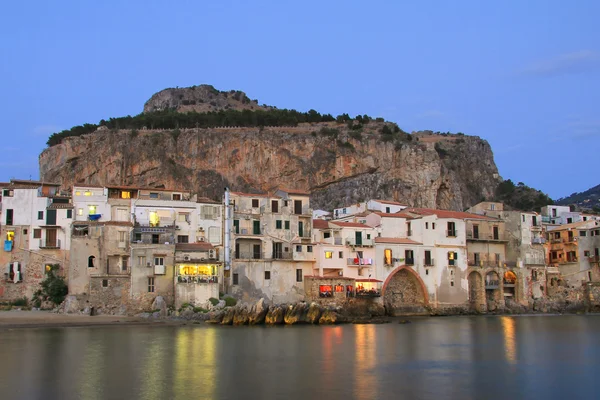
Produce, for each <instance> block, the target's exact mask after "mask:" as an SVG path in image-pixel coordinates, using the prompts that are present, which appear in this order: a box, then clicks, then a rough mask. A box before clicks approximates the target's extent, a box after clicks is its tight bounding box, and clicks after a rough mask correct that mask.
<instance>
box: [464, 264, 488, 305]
mask: <svg viewBox="0 0 600 400" xmlns="http://www.w3.org/2000/svg"><path fill="white" fill-rule="evenodd" d="M467 282H468V283H469V306H470V308H471V309H472V310H475V311H478V312H484V311H485V310H486V301H485V287H484V285H483V276H482V275H481V273H480V272H479V271H471V272H469V273H468V275H467Z"/></svg>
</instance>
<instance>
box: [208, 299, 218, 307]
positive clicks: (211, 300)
mask: <svg viewBox="0 0 600 400" xmlns="http://www.w3.org/2000/svg"><path fill="white" fill-rule="evenodd" d="M208 301H210V304H212V305H213V306H216V305H217V304H219V299H215V298H214V297H211V298H210V299H208Z"/></svg>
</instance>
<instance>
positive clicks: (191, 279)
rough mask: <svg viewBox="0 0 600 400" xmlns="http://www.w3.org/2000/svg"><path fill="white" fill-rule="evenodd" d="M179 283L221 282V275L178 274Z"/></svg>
mask: <svg viewBox="0 0 600 400" xmlns="http://www.w3.org/2000/svg"><path fill="white" fill-rule="evenodd" d="M177 283H219V277H218V276H216V275H215V276H211V275H198V276H193V275H178V276H177Z"/></svg>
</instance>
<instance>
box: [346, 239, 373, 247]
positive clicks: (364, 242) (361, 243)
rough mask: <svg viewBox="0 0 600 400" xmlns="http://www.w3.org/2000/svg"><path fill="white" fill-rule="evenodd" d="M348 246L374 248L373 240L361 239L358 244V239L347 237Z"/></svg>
mask: <svg viewBox="0 0 600 400" xmlns="http://www.w3.org/2000/svg"><path fill="white" fill-rule="evenodd" d="M346 245H348V246H354V247H373V239H364V238H363V239H361V240H360V241H359V242H358V243H357V241H356V237H347V238H346Z"/></svg>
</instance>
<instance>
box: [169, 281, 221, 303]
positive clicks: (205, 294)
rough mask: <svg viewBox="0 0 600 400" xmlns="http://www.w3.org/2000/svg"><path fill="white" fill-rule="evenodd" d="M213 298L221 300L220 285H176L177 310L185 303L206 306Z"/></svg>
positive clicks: (178, 283)
mask: <svg viewBox="0 0 600 400" xmlns="http://www.w3.org/2000/svg"><path fill="white" fill-rule="evenodd" d="M211 297H214V298H215V299H218V298H219V284H218V283H180V282H176V283H175V308H180V307H181V306H182V304H184V303H189V304H193V305H196V306H200V305H204V304H205V303H206V301H208V299H210V298H211Z"/></svg>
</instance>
